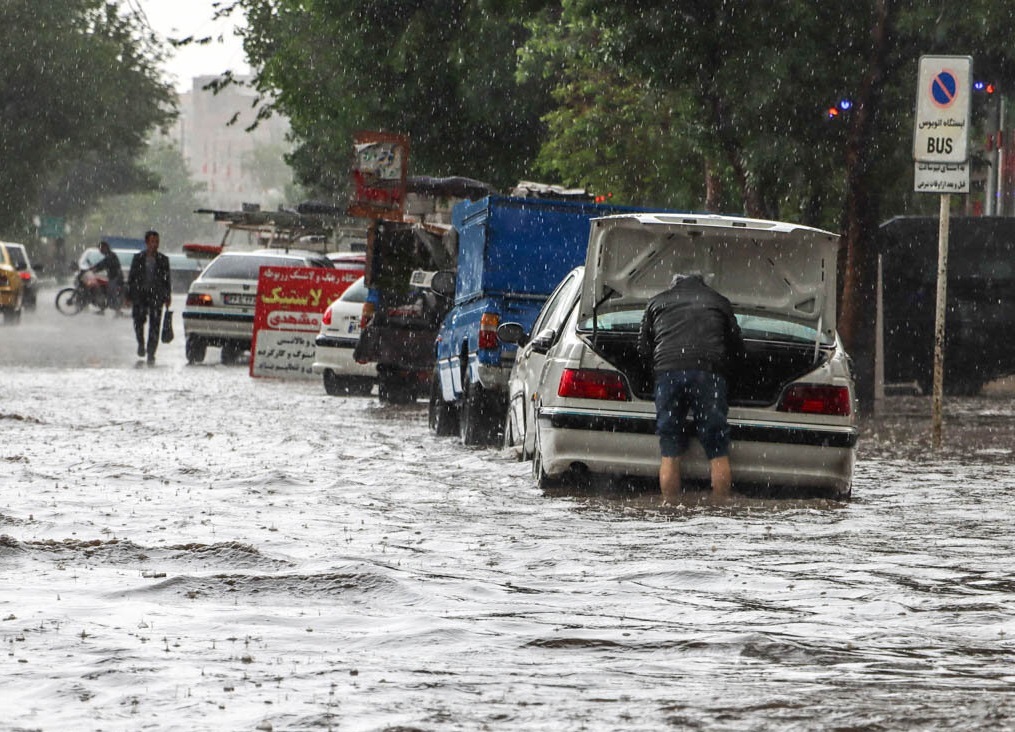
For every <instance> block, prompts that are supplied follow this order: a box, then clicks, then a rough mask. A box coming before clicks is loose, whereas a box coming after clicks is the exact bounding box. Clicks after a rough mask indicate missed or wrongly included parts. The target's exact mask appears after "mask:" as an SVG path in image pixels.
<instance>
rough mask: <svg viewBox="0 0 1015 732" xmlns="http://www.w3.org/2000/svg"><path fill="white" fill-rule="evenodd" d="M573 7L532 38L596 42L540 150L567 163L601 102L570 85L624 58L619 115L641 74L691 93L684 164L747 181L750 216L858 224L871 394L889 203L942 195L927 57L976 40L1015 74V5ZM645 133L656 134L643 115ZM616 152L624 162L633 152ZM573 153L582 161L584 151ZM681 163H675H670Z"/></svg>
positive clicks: (855, 268) (666, 90) (737, 2)
mask: <svg viewBox="0 0 1015 732" xmlns="http://www.w3.org/2000/svg"><path fill="white" fill-rule="evenodd" d="M561 8H562V12H561V18H562V22H561V23H559V24H556V25H554V24H543V25H542V26H540V28H539V32H537V33H536V34H535V35H534V37H533V40H532V41H530V44H529V47H528V48H532V49H535V51H537V52H541V51H543V50H544V49H545V48H547V47H550V48H553V47H554V46H555V45H556V46H558V47H563V48H568V47H569V46H570V45H572V44H573V43H574V41H575V40H576V39H581V41H582V42H583V43H584V44H585V46H584V50H583V52H582V53H579V54H573V55H572V56H570V57H568V58H567V59H566V60H567V61H571V62H574V61H577V67H575V66H574V65H572V66H571V67H570V68H569V69H568V73H567V74H566V75H564V76H563V77H562V78H563V79H564V81H563V82H562V84H561V86H559V87H558V92H557V95H556V99H557V100H558V101H559V102H560V103H561V107H560V108H558V109H556V110H554V112H553V113H551V115H550V119H551V120H552V121H553V124H551V126H550V131H551V133H552V135H553V136H552V137H551V138H550V139H548V140H547V142H546V143H545V144H544V146H543V148H542V152H541V154H540V161H541V162H545V161H546V160H547V159H551V160H566V159H567V158H566V156H564V155H561V154H560V150H559V148H560V147H561V146H562V145H566V144H567V143H568V135H569V134H570V132H571V131H572V130H573V129H574V128H575V127H577V126H580V125H581V123H582V121H583V120H585V119H587V118H588V117H589V116H590V105H589V104H588V99H587V98H581V97H580V96H575V95H568V94H565V93H561V90H562V89H563V88H564V87H565V85H566V84H569V83H572V80H573V79H575V78H582V74H585V75H587V74H588V73H589V71H590V70H591V71H595V70H597V69H602V68H610V69H611V74H612V77H613V78H615V79H618V80H622V81H623V83H622V84H620V85H618V88H617V89H614V90H608V91H603V92H601V93H599V94H598V95H597V98H596V99H595V100H593V102H594V106H596V107H598V114H599V115H600V116H601V117H608V118H610V119H613V120H615V123H616V124H617V125H623V124H624V123H623V120H624V117H625V116H626V115H627V109H626V105H625V104H623V103H622V104H620V105H612V106H611V102H612V100H614V99H621V100H623V99H624V98H625V95H626V94H627V93H628V90H629V88H630V84H629V80H630V79H634V80H636V82H637V84H638V85H640V86H641V87H643V88H646V89H652V90H653V93H654V94H655V96H656V97H657V98H669V99H673V100H675V101H674V102H673V103H671V105H670V108H671V109H673V110H675V112H674V113H673V114H672V115H671V123H670V124H671V128H674V129H675V134H674V137H675V138H676V137H679V138H681V139H680V140H679V142H676V143H675V145H676V146H679V147H680V148H682V149H685V148H686V149H689V150H690V151H691V154H690V155H688V156H687V160H688V161H694V160H695V158H697V160H698V161H699V162H697V163H695V164H693V165H692V166H691V167H690V168H689V169H686V170H685V171H684V172H683V175H685V176H695V175H701V171H702V170H706V171H708V172H709V174H708V175H706V182H708V181H709V180H710V179H711V176H714V175H716V173H718V176H719V179H720V180H722V179H726V180H727V181H732V182H733V188H734V191H735V193H736V194H737V196H736V198H731V199H728V202H729V203H732V205H733V207H734V208H740V209H741V210H742V211H744V212H745V213H747V214H749V215H753V216H765V217H772V218H792V219H795V220H799V221H801V222H803V223H810V224H814V225H819V226H822V227H824V228H829V229H832V230H838V231H840V232H841V233H842V235H843V246H842V256H841V258H840V261H841V266H840V282H841V285H842V287H841V291H842V296H841V303H840V307H839V315H840V317H839V329H840V332H841V333H842V335H843V338H844V340H845V342H846V345H847V348H848V349H849V350H850V352H851V353H852V355H853V356H854V358H855V360H856V362H857V364H858V366H859V379H858V385H859V387H860V389H861V396H862V397H863V401H864V404H865V405H868V404H869V403H870V399H869V397H870V395H871V394H872V388H871V387H872V383H873V378H872V377H873V339H874V331H873V327H872V324H873V306H874V298H873V294H874V282H875V268H876V251H875V247H876V241H875V234H876V231H877V226H878V223H879V221H880V217H881V214H882V212H883V211H893V212H897V213H903V212H914V211H918V210H921V209H922V208H925V207H926V205H927V202H926V201H925V200H920V199H918V198H916V197H914V195H913V194H912V192H911V188H912V186H911V183H912V159H911V153H910V151H911V148H912V139H911V136H912V108H913V98H914V93H915V87H914V82H915V79H916V64H917V60H918V58H919V56H920V54H923V53H952V54H960V53H961V54H965V53H970V52H971V49H975V56H976V57H977V59H978V60H977V61H976V62H975V63H977V64H979V65H980V67H981V68H982V67H989V68H991V69H992V70H994V72H995V74H996V75H999V78H1015V77H1013V76H1012V74H1011V70H1012V54H1013V52H1012V51H1011V50H1009V49H1010V44H1009V42H1008V39H1007V38H1006V35H1007V29H1008V28H1009V26H1010V18H1011V17H1013V10H1015V2H1013V1H1012V0H1004V1H1002V2H993V1H991V2H987V1H986V0H974V1H973V2H968V3H963V4H962V5H948V4H934V5H933V6H928V5H924V4H909V3H900V2H897V1H894V0H868V1H867V2H843V1H839V2H827V3H810V2H805V1H804V0H780V1H779V2H775V3H772V2H768V1H767V0H766V1H765V2H762V1H761V0H719V1H718V2H714V3H698V2H690V1H685V2H678V3H673V2H668V1H667V0H635V1H634V2H631V3H623V4H620V3H611V2H605V0H562V3H561ZM551 58H554V57H552V56H551ZM557 58H559V56H558V57H557ZM576 69H577V70H576ZM840 98H849V99H850V100H851V101H852V108H851V109H850V110H849V111H848V113H844V114H842V115H841V116H840V118H838V119H836V120H834V121H830V120H827V119H824V118H823V116H822V112H823V110H825V109H827V107H828V106H829V105H830V104H835V103H836V102H837V101H838V100H839V99H840ZM658 117H659V115H658V114H657V113H655V112H654V111H653V110H651V109H650V110H648V111H647V112H646V114H645V115H644V119H645V121H646V123H647V124H648V125H650V126H655V125H658V124H659V121H658ZM628 129H631V128H630V126H628ZM631 134H633V135H638V136H641V137H644V136H646V134H647V133H646V131H645V130H640V129H638V128H637V127H635V128H633V129H632V131H631ZM600 159H601V161H602V162H604V163H606V164H614V165H618V166H619V165H622V157H621V156H617V158H616V161H615V162H614V163H611V158H610V156H609V155H605V154H603V155H600ZM575 160H576V161H578V162H580V158H575ZM700 161H703V162H704V165H702V164H701V162H700ZM568 165H570V166H571V172H572V173H574V172H577V169H576V165H575V162H573V161H572V162H568ZM562 169H563V168H562ZM613 174H615V175H621V174H622V171H621V170H619V169H616V170H614V171H613ZM680 174H681V172H680V171H679V170H670V169H669V168H668V167H667V168H666V175H680ZM603 175H610V173H605V172H604V173H603ZM570 182H572V183H573V182H575V181H573V180H572V181H570ZM705 189H706V191H708V190H711V186H706V187H705Z"/></svg>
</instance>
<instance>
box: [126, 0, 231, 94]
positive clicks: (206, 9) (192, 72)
mask: <svg viewBox="0 0 1015 732" xmlns="http://www.w3.org/2000/svg"><path fill="white" fill-rule="evenodd" d="M212 2H213V0H121V3H122V4H123V5H124V6H126V7H134V8H137V7H140V8H141V10H143V11H144V14H145V16H146V17H147V18H148V23H149V24H150V25H151V27H152V28H153V29H154V30H155V31H156V32H157V33H158V34H159V35H161V36H163V37H164V38H168V37H172V38H185V37H187V36H191V35H192V36H194V37H195V38H201V37H204V36H212V38H213V40H212V42H211V43H209V44H207V45H204V46H190V47H187V48H182V49H175V50H172V56H171V58H170V59H169V61H168V62H167V64H166V74H167V77H169V78H171V80H172V81H173V83H174V84H175V86H176V88H177V89H178V90H179V91H189V90H190V89H191V87H192V83H191V79H193V77H195V76H203V75H206V74H221V73H222V72H223V71H225V70H226V69H231V70H232V71H233V72H234V73H236V74H246V73H249V71H250V67H249V66H247V63H246V60H245V59H244V57H243V48H242V46H241V44H240V39H239V38H236V37H235V36H234V35H233V28H234V26H235V24H236V23H238V22H240V23H242V14H240V13H234V18H233V20H231V21H223V20H218V21H213V20H212V16H213V15H214V13H215V8H214V7H213V6H212ZM219 36H221V37H222V38H221V40H219Z"/></svg>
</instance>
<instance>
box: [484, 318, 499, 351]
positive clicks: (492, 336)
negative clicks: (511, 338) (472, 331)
mask: <svg viewBox="0 0 1015 732" xmlns="http://www.w3.org/2000/svg"><path fill="white" fill-rule="evenodd" d="M498 325H500V316H499V315H497V313H483V315H482V317H481V318H480V319H479V347H480V348H497V347H498V346H500V341H499V340H497V326H498Z"/></svg>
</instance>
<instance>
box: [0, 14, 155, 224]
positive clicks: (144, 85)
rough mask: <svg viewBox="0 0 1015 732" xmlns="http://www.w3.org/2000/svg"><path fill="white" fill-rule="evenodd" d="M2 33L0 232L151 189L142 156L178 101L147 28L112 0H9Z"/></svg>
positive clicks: (0, 24) (0, 21) (2, 18)
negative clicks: (38, 216) (163, 78)
mask: <svg viewBox="0 0 1015 732" xmlns="http://www.w3.org/2000/svg"><path fill="white" fill-rule="evenodd" d="M0 28H3V29H4V30H3V31H2V33H3V43H0V110H2V113H0V159H2V160H3V161H4V175H3V176H2V177H0V231H5V230H8V231H10V230H17V229H19V228H22V227H24V225H25V222H26V221H27V220H29V219H30V218H31V216H32V214H34V213H42V212H44V213H48V214H53V215H61V216H66V215H69V214H73V213H78V212H81V211H84V210H85V209H87V207H88V206H89V205H91V204H92V203H93V202H95V201H96V200H98V199H99V198H101V197H102V196H104V195H109V194H111V193H120V192H126V191H133V190H146V189H151V188H153V187H154V186H155V185H156V184H157V181H156V180H155V179H154V178H152V177H151V176H150V175H148V174H147V173H146V172H145V171H143V170H142V169H140V168H139V167H138V166H137V165H136V161H135V158H136V156H137V155H138V153H139V152H141V151H143V150H144V148H145V145H146V141H147V139H148V137H149V134H150V133H151V131H152V130H153V129H155V128H157V127H159V126H161V125H165V124H167V123H168V121H169V120H170V119H172V116H173V114H174V104H175V102H174V95H173V91H172V89H171V87H169V86H168V85H166V84H165V83H164V82H162V81H161V80H160V76H159V72H158V70H157V64H158V62H159V61H160V59H161V52H160V50H159V47H158V45H157V42H156V40H155V39H154V37H153V36H152V35H151V34H150V32H149V31H148V30H147V29H146V28H144V27H143V25H142V24H141V22H140V21H139V20H138V19H137V18H136V17H134V16H131V15H128V16H121V15H120V14H119V9H118V5H117V3H115V2H111V1H110V0H5V2H3V3H2V4H0ZM40 206H46V209H45V210H37V208H38V207H40Z"/></svg>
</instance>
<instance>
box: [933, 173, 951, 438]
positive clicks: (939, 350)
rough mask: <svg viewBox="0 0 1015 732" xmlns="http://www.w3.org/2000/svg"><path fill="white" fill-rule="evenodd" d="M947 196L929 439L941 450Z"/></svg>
mask: <svg viewBox="0 0 1015 732" xmlns="http://www.w3.org/2000/svg"><path fill="white" fill-rule="evenodd" d="M950 209H951V196H950V195H948V194H947V193H942V194H941V213H940V221H939V222H938V230H937V309H936V313H935V317H934V397H933V406H932V410H931V411H932V416H931V425H932V426H931V437H932V443H933V445H934V449H935V450H936V449H938V448H940V447H941V411H942V402H943V399H942V394H943V392H944V361H945V355H944V350H945V298H946V295H947V287H948V218H949V213H950Z"/></svg>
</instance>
